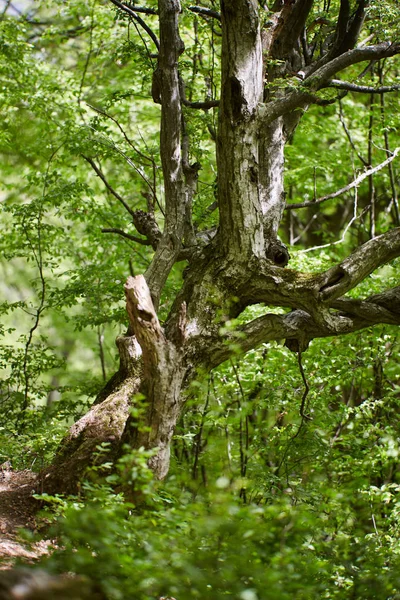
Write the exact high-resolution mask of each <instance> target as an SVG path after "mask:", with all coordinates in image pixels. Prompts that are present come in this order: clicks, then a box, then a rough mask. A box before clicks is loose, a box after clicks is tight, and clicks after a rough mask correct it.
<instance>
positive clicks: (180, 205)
mask: <svg viewBox="0 0 400 600" xmlns="http://www.w3.org/2000/svg"><path fill="white" fill-rule="evenodd" d="M158 9H159V15H160V52H159V58H158V67H157V70H156V72H155V74H154V78H153V82H155V84H156V85H155V87H156V88H157V92H156V93H155V97H156V98H159V101H160V102H161V131H160V149H161V162H162V170H163V176H164V186H165V223H164V231H163V235H162V238H161V240H160V242H159V244H158V246H157V250H156V253H155V255H154V258H153V261H152V263H151V265H150V266H149V268H148V270H147V271H146V279H147V282H148V284H149V287H150V290H151V294H152V298H153V301H154V303H155V305H156V307H157V306H158V302H159V298H160V294H161V290H162V288H163V287H164V284H165V282H166V280H167V277H168V275H169V273H170V270H171V268H172V266H173V265H174V263H175V261H176V259H177V257H178V255H179V252H180V250H181V245H182V238H183V229H184V218H185V211H186V208H185V206H186V186H185V177H184V173H183V168H182V154H181V124H182V110H181V94H180V79H179V72H178V60H179V55H180V54H181V53H182V52H183V50H184V45H183V42H182V40H181V38H180V36H179V24H178V17H179V13H180V10H181V7H180V4H179V0H159V3H158ZM153 87H154V86H153ZM153 91H154V90H153Z"/></svg>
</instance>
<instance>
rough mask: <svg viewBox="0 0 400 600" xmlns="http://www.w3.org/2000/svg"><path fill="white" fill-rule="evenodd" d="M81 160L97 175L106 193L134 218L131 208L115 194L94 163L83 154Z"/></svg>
mask: <svg viewBox="0 0 400 600" xmlns="http://www.w3.org/2000/svg"><path fill="white" fill-rule="evenodd" d="M82 158H84V159H85V160H86V162H88V163H89V164H90V166H91V167H92V169H93V171H94V172H95V173H96V174H97V175H98V177H100V179H101V180H102V182H103V183H104V185H105V186H106V188H107V189H108V191H109V192H111V194H112V195H113V196H114V198H116V199H117V200H118V202H120V203H121V204H122V206H123V207H124V208H125V209H126V210H127V211H128V213H129V214H130V215H131V217H134V216H135V211H134V210H132V209H131V207H130V206H129V204H127V203H126V202H125V200H124V199H123V198H122V196H120V195H119V194H118V192H116V191H115V190H114V188H113V187H112V186H111V185H110V184H109V183H108V181H107V179H106V178H105V176H104V174H103V172H102V171H101V169H99V167H98V166H97V165H96V163H95V162H94V160H92V159H91V158H89V157H88V156H85V155H84V154H82Z"/></svg>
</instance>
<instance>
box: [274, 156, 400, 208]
mask: <svg viewBox="0 0 400 600" xmlns="http://www.w3.org/2000/svg"><path fill="white" fill-rule="evenodd" d="M399 152H400V147H398V148H395V149H394V150H393V153H392V156H389V158H387V159H386V160H384V161H383V162H382V163H380V164H379V165H377V166H376V167H372V168H371V169H368V170H367V171H364V173H362V174H361V175H359V176H358V177H356V179H354V181H352V182H351V183H349V184H348V185H345V186H344V187H343V188H341V189H340V190H337V191H336V192H332V193H331V194H327V195H326V196H322V197H321V198H317V199H316V200H310V201H307V202H297V203H295V204H287V205H286V206H285V210H293V209H295V208H307V207H310V206H317V205H318V204H321V203H322V202H325V201H326V200H331V199H332V198H337V197H338V196H341V195H342V194H345V193H346V192H349V191H350V190H352V189H353V188H355V187H358V186H359V185H360V183H361V182H362V181H364V179H367V178H368V177H370V176H371V175H373V174H374V173H377V172H378V171H380V170H381V169H383V168H384V167H386V166H387V165H388V164H389V163H391V162H392V160H394V159H395V158H396V156H397V155H398V153H399Z"/></svg>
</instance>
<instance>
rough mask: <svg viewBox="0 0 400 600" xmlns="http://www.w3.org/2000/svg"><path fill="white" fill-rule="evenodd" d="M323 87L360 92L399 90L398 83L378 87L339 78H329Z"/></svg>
mask: <svg viewBox="0 0 400 600" xmlns="http://www.w3.org/2000/svg"><path fill="white" fill-rule="evenodd" d="M325 87H330V88H336V89H340V90H347V91H348V92H359V93H361V94H387V93H388V92H397V91H398V90H400V85H397V84H394V85H383V86H381V87H378V88H374V87H371V86H369V85H357V84H356V83H350V82H349V81H341V80H340V79H331V81H328V83H327V85H326V86H325Z"/></svg>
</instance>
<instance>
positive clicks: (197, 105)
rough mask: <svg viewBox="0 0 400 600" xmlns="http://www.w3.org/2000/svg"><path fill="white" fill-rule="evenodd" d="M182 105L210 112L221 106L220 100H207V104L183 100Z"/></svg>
mask: <svg viewBox="0 0 400 600" xmlns="http://www.w3.org/2000/svg"><path fill="white" fill-rule="evenodd" d="M182 104H183V105H184V106H187V107H188V108H197V109H202V110H210V108H215V107H217V106H219V100H206V101H205V102H189V100H186V99H184V100H182Z"/></svg>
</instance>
